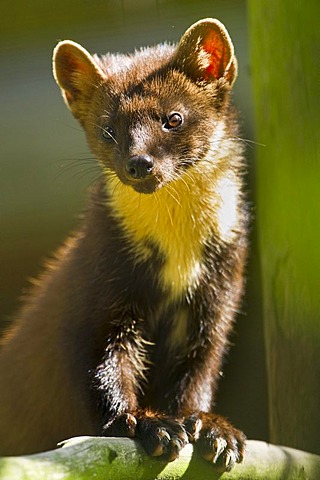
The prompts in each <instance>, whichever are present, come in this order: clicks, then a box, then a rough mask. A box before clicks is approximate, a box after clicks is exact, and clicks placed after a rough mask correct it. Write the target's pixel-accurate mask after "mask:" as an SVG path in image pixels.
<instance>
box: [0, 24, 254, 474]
mask: <svg viewBox="0 0 320 480" xmlns="http://www.w3.org/2000/svg"><path fill="white" fill-rule="evenodd" d="M53 71H54V77H55V79H56V81H57V83H58V85H59V87H60V89H61V91H62V95H63V97H64V100H65V102H66V104H67V105H68V107H69V108H70V110H71V112H72V114H73V115H74V117H75V118H76V119H78V120H79V122H80V123H81V125H82V127H83V129H84V131H85V133H86V136H87V140H88V144H89V146H90V148H91V150H92V152H93V154H94V155H95V156H96V158H97V160H98V162H99V164H100V165H101V167H102V172H103V175H102V179H101V180H100V182H98V183H97V185H95V187H94V188H93V191H92V194H91V197H90V201H89V204H88V207H87V210H86V213H85V215H84V218H83V222H82V225H81V227H80V229H79V231H77V232H76V233H74V234H73V235H71V236H70V238H69V239H68V240H67V242H66V243H65V245H64V246H63V248H62V249H61V250H60V251H59V252H58V253H57V255H56V257H55V260H54V261H52V262H50V263H49V264H48V265H47V268H46V271H45V273H44V274H43V275H42V276H41V277H40V279H39V280H37V281H36V282H34V286H33V287H32V289H31V292H30V294H29V295H28V297H27V298H26V301H25V305H24V307H23V308H22V310H21V311H20V313H19V314H18V315H17V317H16V320H15V321H14V323H13V327H12V328H11V329H10V330H9V332H7V334H6V335H5V337H4V340H3V341H2V348H1V354H0V392H1V395H0V423H1V425H0V453H1V454H2V455H7V454H10V455H11V454H27V453H32V452H39V451H42V450H45V449H52V448H55V447H56V445H57V443H58V442H60V441H62V440H64V439H66V438H69V437H72V436H76V435H105V436H128V437H134V438H137V439H138V440H139V441H140V442H141V444H142V445H143V447H144V448H145V450H146V452H147V453H148V454H150V455H153V456H159V457H160V458H163V459H167V460H168V461H169V460H173V459H175V458H176V457H177V456H178V455H179V451H180V450H181V448H182V447H184V445H185V444H186V443H188V442H194V444H195V448H196V450H197V451H198V452H199V454H201V455H202V456H203V457H205V458H206V459H208V460H209V461H211V462H214V463H215V462H220V463H221V464H222V465H223V467H224V468H225V469H230V468H231V467H232V466H233V465H234V463H235V462H241V460H242V459H243V454H244V449H245V436H244V434H243V433H242V432H240V431H239V430H237V429H235V428H234V427H233V426H232V425H231V424H230V423H229V421H228V420H226V419H225V418H223V417H221V416H219V415H217V414H215V413H212V406H213V402H214V398H215V392H216V388H217V381H218V378H219V376H220V371H221V365H222V359H223V356H224V354H225V352H226V350H227V348H228V334H229V332H230V330H231V327H232V324H233V320H234V317H235V314H236V312H237V310H238V308H239V301H240V297H241V293H242V290H243V266H244V262H245V257H246V250H247V234H246V230H247V213H246V212H247V209H246V200H245V198H244V194H243V183H244V182H243V174H244V160H243V148H242V145H241V142H240V140H239V137H238V135H239V134H238V127H237V120H236V114H235V112H234V108H233V107H232V106H231V100H230V94H231V90H232V86H233V83H234V81H235V79H236V76H237V61H236V57H235V55H234V48H233V45H232V42H231V40H230V37H229V35H228V32H227V31H226V29H225V27H224V26H223V25H222V24H221V23H220V22H219V21H217V20H213V19H204V20H201V21H199V22H197V23H195V24H194V25H192V26H191V27H190V28H189V29H188V30H187V31H186V32H185V33H184V35H183V36H182V38H181V40H180V42H179V43H178V44H177V45H176V46H173V45H169V44H161V45H158V46H155V47H152V48H143V49H140V50H138V51H136V52H135V53H133V54H129V55H124V54H107V55H104V56H102V57H98V56H97V55H93V56H92V55H90V54H89V53H88V52H87V51H86V50H85V49H84V48H83V47H82V46H80V45H78V44H76V43H74V42H72V41H63V42H60V43H59V44H58V45H57V47H56V48H55V50H54V56H53Z"/></svg>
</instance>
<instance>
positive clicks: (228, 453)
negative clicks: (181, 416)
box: [184, 412, 246, 471]
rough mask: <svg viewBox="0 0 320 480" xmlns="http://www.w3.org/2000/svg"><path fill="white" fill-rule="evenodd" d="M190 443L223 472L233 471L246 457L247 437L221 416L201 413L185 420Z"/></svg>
mask: <svg viewBox="0 0 320 480" xmlns="http://www.w3.org/2000/svg"><path fill="white" fill-rule="evenodd" d="M184 425H185V428H186V430H187V432H188V435H189V439H190V442H195V448H196V449H197V451H198V452H199V453H200V454H201V455H202V456H203V457H204V458H205V459H206V460H208V461H210V462H212V463H214V464H215V465H216V466H217V467H218V468H219V469H221V470H223V471H224V470H227V471H229V470H231V468H232V467H233V466H234V465H235V463H241V462H242V460H243V457H244V452H245V444H246V437H245V435H244V434H243V433H242V432H241V431H240V430H237V429H236V428H234V427H233V426H232V425H231V424H230V423H229V422H228V420H226V419H225V418H224V417H220V416H219V415H214V414H211V413H204V412H201V413H199V414H194V415H191V416H190V417H188V418H186V419H185V422H184Z"/></svg>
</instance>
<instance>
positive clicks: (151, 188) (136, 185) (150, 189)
mask: <svg viewBox="0 0 320 480" xmlns="http://www.w3.org/2000/svg"><path fill="white" fill-rule="evenodd" d="M120 180H121V181H122V183H124V184H125V185H129V186H130V187H132V188H133V190H134V191H135V192H137V193H143V194H146V195H150V194H152V193H154V192H156V191H157V190H159V188H160V187H161V185H160V182H159V181H158V180H157V179H156V177H154V176H150V177H148V178H145V179H144V180H132V179H130V180H128V179H127V178H126V179H121V178H120Z"/></svg>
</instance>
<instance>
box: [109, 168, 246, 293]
mask: <svg viewBox="0 0 320 480" xmlns="http://www.w3.org/2000/svg"><path fill="white" fill-rule="evenodd" d="M224 160H225V162H224V164H222V165H221V166H220V168H215V166H214V161H213V160H211V161H210V159H204V160H203V161H202V162H201V166H200V165H194V166H193V167H191V168H190V169H188V170H187V171H186V172H185V173H184V174H182V176H181V178H180V179H178V180H174V181H172V183H169V184H168V185H167V186H165V187H162V188H161V189H160V190H158V191H156V192H155V193H153V194H151V195H143V194H140V193H137V192H135V191H134V190H133V189H132V187H130V186H126V185H124V184H122V183H121V182H119V180H118V179H117V178H116V177H115V176H110V178H108V181H107V189H109V190H110V192H111V193H112V194H111V198H110V200H109V201H110V203H111V205H112V209H113V210H114V212H116V214H117V215H118V216H119V218H120V219H121V222H122V224H123V227H124V228H125V231H126V234H127V235H128V236H131V237H132V240H133V242H132V245H134V254H135V255H137V257H138V258H141V257H144V258H145V257H148V255H149V253H150V250H149V248H148V244H147V242H146V241H148V240H151V241H152V242H153V243H155V244H156V245H157V246H158V248H159V250H160V252H161V253H162V254H163V256H164V258H165V263H164V266H163V269H162V272H161V280H160V281H161V283H162V286H163V287H164V288H165V289H167V290H168V291H169V292H170V296H171V299H172V300H174V299H178V298H179V297H180V296H181V295H182V294H183V293H184V292H186V291H188V290H189V289H193V288H194V287H196V286H197V284H198V281H199V278H200V276H203V275H204V274H205V272H204V271H203V266H202V265H201V263H202V259H203V250H204V247H205V246H206V244H207V242H209V241H210V239H211V238H212V235H216V236H217V237H219V238H220V239H221V240H222V241H225V242H230V241H232V239H233V236H234V232H235V231H236V229H237V226H238V225H237V223H238V221H239V216H238V203H239V189H238V180H237V178H236V177H235V175H234V174H233V173H232V172H231V173H230V172H228V173H226V171H225V169H226V166H227V162H228V159H224ZM215 161H216V160H215ZM107 176H108V173H107ZM181 239H184V240H183V241H181Z"/></svg>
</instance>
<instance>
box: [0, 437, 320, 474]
mask: <svg viewBox="0 0 320 480" xmlns="http://www.w3.org/2000/svg"><path fill="white" fill-rule="evenodd" d="M218 478H221V479H222V480H235V479H237V480H246V479H250V480H286V479H289V480H300V479H308V480H319V479H320V456H317V455H313V454H311V453H306V452H302V451H300V450H294V449H291V448H286V447H279V446H275V445H269V444H267V443H264V442H259V441H254V440H250V441H249V442H248V448H247V454H246V458H245V461H244V463H243V464H241V465H236V466H235V467H234V469H233V470H232V471H231V472H229V473H223V474H221V473H219V472H217V469H216V468H215V467H214V466H213V465H211V464H210V463H209V462H206V461H205V460H203V459H202V458H200V457H199V456H198V455H197V454H194V452H193V448H192V445H187V446H186V447H185V448H184V449H183V450H182V452H181V454H180V457H179V458H178V459H177V460H175V461H174V462H171V463H165V462H164V461H161V460H159V459H156V458H150V457H148V456H147V455H146V454H145V453H144V451H143V450H142V448H141V447H140V445H139V444H138V443H137V442H135V441H133V440H129V439H127V438H99V437H78V438H74V439H71V440H67V441H66V442H64V444H63V447H62V448H58V449H56V450H52V451H50V452H45V453H39V454H36V455H26V456H20V457H3V458H0V480H89V479H90V480H92V479H94V480H178V479H181V480H207V479H208V480H209V479H210V480H214V479H218Z"/></svg>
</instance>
